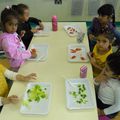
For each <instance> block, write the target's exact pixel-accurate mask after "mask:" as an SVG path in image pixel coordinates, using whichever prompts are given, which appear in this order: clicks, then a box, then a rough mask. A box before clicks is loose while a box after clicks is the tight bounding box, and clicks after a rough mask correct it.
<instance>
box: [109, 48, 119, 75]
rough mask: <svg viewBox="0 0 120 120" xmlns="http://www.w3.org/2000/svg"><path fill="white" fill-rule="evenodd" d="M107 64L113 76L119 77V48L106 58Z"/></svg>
mask: <svg viewBox="0 0 120 120" xmlns="http://www.w3.org/2000/svg"><path fill="white" fill-rule="evenodd" d="M107 64H108V66H109V67H110V69H111V71H112V72H113V73H114V74H115V75H120V48H119V49H118V50H117V51H116V52H115V53H112V54H110V55H109V56H108V57H107Z"/></svg>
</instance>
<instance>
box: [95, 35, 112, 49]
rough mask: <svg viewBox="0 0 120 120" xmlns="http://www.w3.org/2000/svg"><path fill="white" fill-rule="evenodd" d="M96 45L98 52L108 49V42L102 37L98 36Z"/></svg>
mask: <svg viewBox="0 0 120 120" xmlns="http://www.w3.org/2000/svg"><path fill="white" fill-rule="evenodd" d="M96 45H97V48H98V50H99V51H106V50H108V49H109V46H110V41H109V40H108V38H106V37H105V36H104V35H99V36H98V37H97V44H96Z"/></svg>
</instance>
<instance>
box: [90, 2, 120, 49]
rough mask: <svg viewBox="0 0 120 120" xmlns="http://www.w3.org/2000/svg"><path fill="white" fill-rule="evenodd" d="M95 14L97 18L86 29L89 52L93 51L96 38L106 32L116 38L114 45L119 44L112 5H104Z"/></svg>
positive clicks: (119, 39)
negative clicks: (110, 32) (109, 32)
mask: <svg viewBox="0 0 120 120" xmlns="http://www.w3.org/2000/svg"><path fill="white" fill-rule="evenodd" d="M97 12H98V15H99V16H98V17H95V18H94V19H93V21H92V25H91V26H90V27H89V28H88V38H89V44H90V50H91V51H93V48H94V45H95V44H96V36H97V35H99V34H101V33H104V32H107V31H112V33H114V36H115V38H116V44H120V33H119V32H118V31H117V30H116V28H115V10H114V7H113V5H111V4H104V5H103V6H101V7H100V8H99V9H98V11H97Z"/></svg>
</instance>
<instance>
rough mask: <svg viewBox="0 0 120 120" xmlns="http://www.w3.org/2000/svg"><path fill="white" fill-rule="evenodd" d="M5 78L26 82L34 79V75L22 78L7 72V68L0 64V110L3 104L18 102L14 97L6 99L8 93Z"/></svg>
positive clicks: (14, 73) (19, 75)
mask: <svg viewBox="0 0 120 120" xmlns="http://www.w3.org/2000/svg"><path fill="white" fill-rule="evenodd" d="M5 77H6V78H8V79H10V80H20V81H28V80H32V79H36V74H35V73H31V74H29V75H27V76H23V75H21V74H18V73H16V72H12V71H10V70H8V69H7V68H5V67H4V66H3V65H1V64H0V108H1V106H3V105H4V104H8V103H15V102H17V101H18V100H19V99H18V97H17V96H16V95H12V96H9V97H7V95H8V92H9V86H8V84H7V81H6V78H5Z"/></svg>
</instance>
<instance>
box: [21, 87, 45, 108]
mask: <svg viewBox="0 0 120 120" xmlns="http://www.w3.org/2000/svg"><path fill="white" fill-rule="evenodd" d="M44 90H47V88H43V89H42V87H41V86H40V85H35V86H33V87H32V88H31V89H28V90H27V97H28V99H27V100H24V101H23V105H24V106H26V107H28V106H29V103H30V102H33V101H35V102H40V100H41V99H45V98H47V94H46V93H45V91H44Z"/></svg>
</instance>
